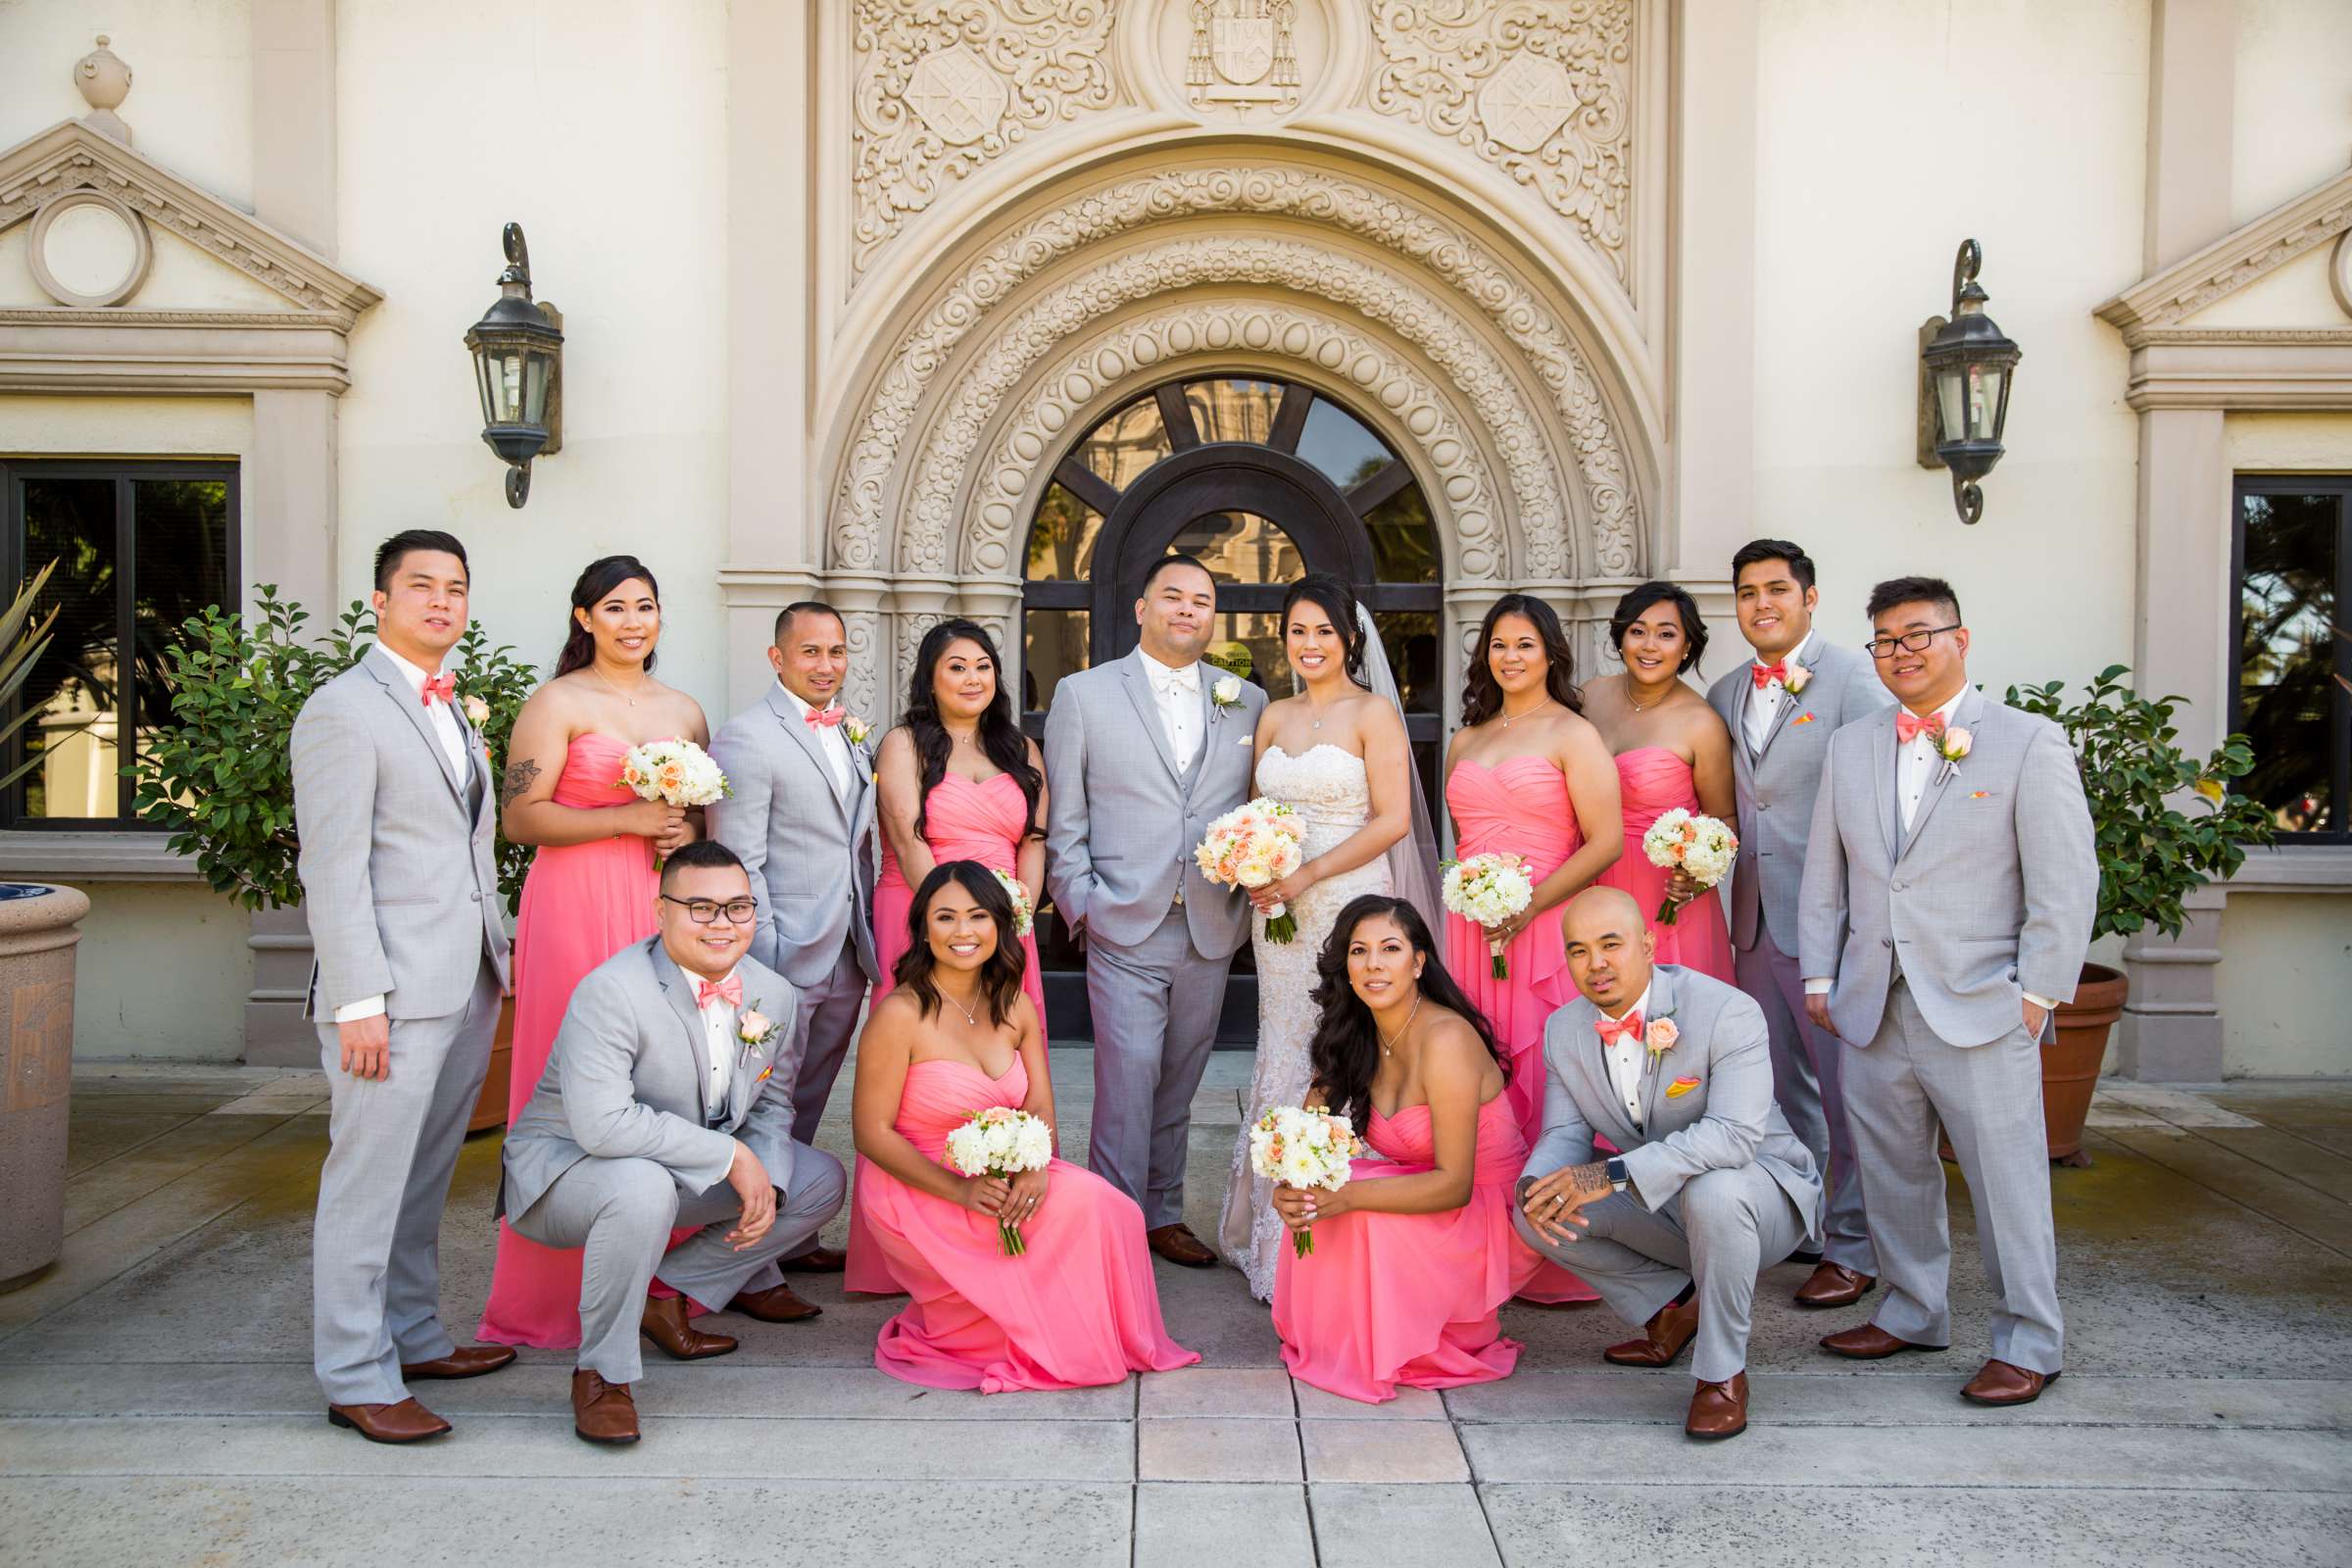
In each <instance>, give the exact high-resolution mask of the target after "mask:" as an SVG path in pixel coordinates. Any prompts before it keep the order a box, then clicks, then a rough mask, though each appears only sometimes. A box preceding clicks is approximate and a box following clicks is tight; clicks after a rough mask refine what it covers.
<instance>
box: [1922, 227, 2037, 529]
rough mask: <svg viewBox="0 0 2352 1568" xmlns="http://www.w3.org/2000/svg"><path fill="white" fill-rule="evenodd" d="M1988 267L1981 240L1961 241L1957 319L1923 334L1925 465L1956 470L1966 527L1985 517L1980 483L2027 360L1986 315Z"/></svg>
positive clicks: (1955, 502) (1955, 265)
mask: <svg viewBox="0 0 2352 1568" xmlns="http://www.w3.org/2000/svg"><path fill="white" fill-rule="evenodd" d="M1984 262H1985V253H1984V249H1983V248H1982V247H1981V246H1979V245H1978V244H1977V242H1976V241H1975V240H1973V239H1967V240H1962V241H1961V242H1960V250H1959V253H1958V254H1957V255H1956V256H1955V257H1953V259H1952V314H1951V315H1950V316H1949V317H1948V318H1947V317H1942V316H1932V317H1930V318H1928V319H1927V321H1926V322H1925V323H1924V324H1922V325H1921V327H1920V329H1919V428H1918V459H1919V466H1921V467H1923V468H1948V469H1950V470H1951V475H1952V507H1953V510H1954V511H1956V512H1957V513H1959V515H1960V520H1961V521H1962V522H1964V523H1973V522H1975V521H1976V520H1977V519H1978V518H1980V517H1982V516H1983V515H1985V492H1984V490H1983V489H1982V488H1981V487H1980V486H1979V484H1978V482H1977V481H1978V480H1980V479H1982V478H1984V477H1985V475H1986V474H1988V473H1990V472H1991V471H1992V467H1993V465H1994V464H1996V463H1998V462H2000V461H2001V453H2002V451H2003V450H2004V449H2003V447H2002V445H2001V437H2002V433H2003V431H2004V429H2005V427H2006V426H2007V424H2008V420H2009V390H2010V387H2011V385H2012V383H2013V379H2014V376H2013V372H2014V371H2015V370H2016V368H2017V363H2018V361H2019V360H2020V359H2022V358H2024V354H2023V351H2021V350H2020V349H2019V348H2018V346H2017V345H2016V344H2015V343H2013V342H2011V341H2010V340H2009V339H2008V338H2007V337H2005V336H2003V335H2002V333H2001V329H2000V328H1999V327H1998V326H1996V325H1995V324H1994V323H1993V320H1992V318H1990V317H1988V316H1986V315H1985V300H1986V299H1987V298H1989V296H1988V295H1986V294H1985V290H1984V288H1983V286H1982V285H1980V284H1979V283H1978V282H1977V272H1978V270H1979V269H1980V268H1981V267H1983V265H1984Z"/></svg>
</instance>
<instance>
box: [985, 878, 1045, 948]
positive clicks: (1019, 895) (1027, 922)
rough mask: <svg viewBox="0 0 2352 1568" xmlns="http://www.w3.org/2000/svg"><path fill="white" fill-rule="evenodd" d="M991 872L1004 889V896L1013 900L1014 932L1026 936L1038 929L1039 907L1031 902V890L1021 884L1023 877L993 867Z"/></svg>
mask: <svg viewBox="0 0 2352 1568" xmlns="http://www.w3.org/2000/svg"><path fill="white" fill-rule="evenodd" d="M991 874H992V875H993V876H995V877H996V879H997V886H999V887H1001V888H1003V889H1004V890H1005V897H1006V898H1008V899H1010V900H1011V901H1012V934H1013V935H1014V936H1016V937H1025V936H1027V935H1028V934H1029V933H1030V932H1032V931H1034V930H1036V929H1037V909H1036V907H1034V906H1033V905H1031V904H1030V902H1029V890H1028V889H1027V888H1025V887H1023V886H1022V885H1021V879H1020V878H1019V877H1017V876H1014V875H1013V874H1012V873H1011V872H1010V871H1000V870H994V869H993V868H992V870H991Z"/></svg>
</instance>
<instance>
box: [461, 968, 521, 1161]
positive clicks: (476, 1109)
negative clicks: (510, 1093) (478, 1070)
mask: <svg viewBox="0 0 2352 1568" xmlns="http://www.w3.org/2000/svg"><path fill="white" fill-rule="evenodd" d="M514 1060H515V999H514V998H513V997H509V998H507V999H506V1001H504V1002H502V1003H500V1004H499V1008H498V1033H497V1034H495V1035H493V1036H492V1037H491V1039H490V1070H489V1071H488V1072H486V1073H484V1074H482V1094H481V1098H480V1099H479V1100H476V1101H475V1102H474V1103H473V1119H472V1120H471V1121H469V1122H467V1123H466V1132H467V1133H486V1132H488V1131H489V1130H490V1129H491V1128H493V1127H504V1126H505V1125H506V1124H507V1080H508V1078H509V1076H510V1074H511V1072H512V1071H513V1064H514Z"/></svg>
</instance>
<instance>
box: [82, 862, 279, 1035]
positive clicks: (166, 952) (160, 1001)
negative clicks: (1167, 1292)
mask: <svg viewBox="0 0 2352 1568" xmlns="http://www.w3.org/2000/svg"><path fill="white" fill-rule="evenodd" d="M75 885H76V886H78V887H79V888H80V889H81V890H82V891H83V892H84V893H87V894H88V895H89V896H90V912H89V915H88V916H87V917H86V918H85V919H84V920H83V921H82V922H81V946H80V948H79V949H78V950H76V951H77V955H78V956H77V957H76V958H75V965H76V968H75V972H74V978H73V1054H74V1055H75V1056H76V1057H78V1058H88V1059H103V1058H109V1057H119V1056H160V1057H169V1058H171V1059H173V1060H178V1061H235V1060H237V1059H238V1058H239V1057H240V1056H242V1055H243V1054H244V1052H245V994H246V992H248V991H249V990H251V989H252V987H253V952H252V950H251V949H250V948H248V947H247V946H246V933H247V932H248V930H249V929H250V924H249V922H248V919H247V916H246V913H245V911H244V910H243V909H241V908H238V907H235V906H233V905H231V904H230V903H229V902H228V901H227V900H226V899H223V898H221V896H220V895H218V894H216V893H214V892H213V890H212V889H210V888H208V887H205V886H204V885H202V884H201V883H197V884H189V883H156V884H148V883H138V882H82V883H77V884H75Z"/></svg>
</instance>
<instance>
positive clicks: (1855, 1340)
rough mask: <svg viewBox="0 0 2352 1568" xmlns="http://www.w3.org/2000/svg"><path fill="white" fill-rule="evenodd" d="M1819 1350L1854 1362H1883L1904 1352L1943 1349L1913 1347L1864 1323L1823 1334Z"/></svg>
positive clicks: (1940, 1347) (1938, 1348) (1925, 1346)
mask: <svg viewBox="0 0 2352 1568" xmlns="http://www.w3.org/2000/svg"><path fill="white" fill-rule="evenodd" d="M1821 1348H1823V1349H1825V1350H1830V1351H1834V1352H1836V1353H1837V1354H1838V1355H1842V1356H1846V1357H1849V1358H1851V1359H1853V1360H1856V1361H1884V1360H1886V1359H1887V1357H1888V1356H1890V1355H1898V1354H1900V1353H1901V1352H1903V1351H1905V1350H1940V1349H1943V1348H1944V1347H1943V1346H1940V1345H1913V1344H1912V1343H1911V1342H1910V1341H1909V1340H1898V1339H1896V1338H1895V1337H1894V1336H1893V1335H1891V1334H1889V1333H1887V1331H1886V1330H1885V1329H1883V1328H1881V1327H1879V1326H1878V1325H1877V1324H1876V1323H1864V1324H1862V1325H1860V1326H1859V1327H1856V1328H1850V1329H1845V1330H1842V1331H1840V1332H1838V1333H1836V1334H1825V1335H1823V1336H1822V1339H1821Z"/></svg>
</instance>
